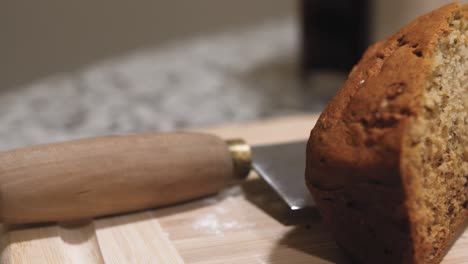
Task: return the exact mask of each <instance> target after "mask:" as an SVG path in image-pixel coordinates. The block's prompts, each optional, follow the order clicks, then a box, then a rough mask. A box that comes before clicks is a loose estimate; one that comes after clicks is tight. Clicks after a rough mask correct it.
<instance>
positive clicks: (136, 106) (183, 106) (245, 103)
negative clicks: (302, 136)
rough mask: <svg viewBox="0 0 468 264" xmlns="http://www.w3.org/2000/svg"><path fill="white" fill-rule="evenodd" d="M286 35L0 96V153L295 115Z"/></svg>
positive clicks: (167, 49) (295, 86) (290, 28)
mask: <svg viewBox="0 0 468 264" xmlns="http://www.w3.org/2000/svg"><path fill="white" fill-rule="evenodd" d="M296 31H297V26H296V24H295V20H294V19H293V18H286V19H282V20H278V21H270V22H268V23H264V24H262V25H257V26H255V27H252V28H248V29H242V30H233V31H232V32H223V33H217V34H212V35H204V36H198V37H197V38H192V39H186V40H181V41H179V42H174V43H168V44H166V45H165V46H164V47H159V48H157V49H149V50H140V51H137V52H134V53H132V54H127V55H125V56H123V57H120V58H115V59H112V60H108V61H105V62H101V63H98V64H95V65H90V66H88V67H86V68H85V69H83V70H82V71H80V72H75V73H67V74H61V75H57V76H52V77H50V78H47V79H44V80H42V81H39V82H36V83H33V84H31V85H29V86H27V87H21V88H20V89H16V90H15V92H9V93H4V94H1V96H0V124H1V125H0V149H2V150H3V149H9V148H13V147H19V146H25V145H29V144H37V143H45V142H53V141H62V140H66V139H74V138H81V137H89V136H97V135H106V134H120V133H134V132H149V131H167V130H171V129H176V128H184V127H190V126H206V125H212V124H219V123H225V122H239V121H246V120H254V119H259V118H265V117H271V116H276V115H284V114H289V113H296V112H300V111H303V109H304V105H305V100H304V98H306V93H305V90H306V89H305V88H303V87H302V86H303V85H301V82H300V81H299V79H298V73H297V69H296V68H297V66H298V64H299V63H298V60H297V53H298V41H297V40H298V37H297V32H296ZM309 99H312V100H313V98H309ZM307 105H308V110H320V109H321V108H322V107H323V101H320V100H317V102H314V103H311V102H310V100H308V103H307ZM311 106H312V107H311Z"/></svg>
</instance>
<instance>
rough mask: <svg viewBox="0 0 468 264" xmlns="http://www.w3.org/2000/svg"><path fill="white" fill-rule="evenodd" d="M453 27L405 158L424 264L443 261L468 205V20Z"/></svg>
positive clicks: (437, 56)
mask: <svg viewBox="0 0 468 264" xmlns="http://www.w3.org/2000/svg"><path fill="white" fill-rule="evenodd" d="M449 25H450V30H449V31H448V32H446V33H444V34H443V35H442V36H441V37H440V39H439V41H438V44H437V46H436V49H435V50H434V54H433V67H432V73H431V74H430V75H429V76H428V79H427V81H426V84H425V87H424V90H423V93H422V98H421V104H422V106H421V110H422V111H421V113H420V114H419V115H417V116H416V117H414V118H412V120H411V122H410V126H409V138H408V140H409V142H407V145H409V147H408V149H407V151H406V155H403V156H402V159H407V160H411V164H409V166H411V167H412V169H411V172H412V173H411V174H410V175H407V182H408V183H409V184H410V186H407V190H408V193H407V195H408V197H410V199H408V201H407V203H408V204H407V206H408V207H409V208H410V210H409V212H410V220H411V222H412V225H411V226H412V229H413V230H412V236H413V240H414V246H415V252H416V253H417V254H419V256H417V259H421V260H424V263H432V262H433V261H434V260H436V259H438V258H440V257H441V254H442V253H443V252H442V251H443V250H444V248H445V247H446V246H445V244H446V243H447V239H448V238H452V237H453V236H454V235H455V234H454V233H455V232H456V230H457V229H458V226H459V225H461V224H462V223H461V222H462V221H464V220H463V219H464V218H466V213H467V206H468V202H467V199H468V179H467V178H468V31H467V30H468V21H467V19H466V17H464V16H463V13H462V12H460V13H459V14H457V15H455V16H454V17H453V18H452V19H451V21H450V22H449ZM420 56H424V54H420Z"/></svg>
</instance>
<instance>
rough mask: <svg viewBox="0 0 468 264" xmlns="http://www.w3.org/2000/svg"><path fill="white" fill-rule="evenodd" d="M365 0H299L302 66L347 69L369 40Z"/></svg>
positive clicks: (355, 60) (332, 69) (354, 62)
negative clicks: (300, 1)
mask: <svg viewBox="0 0 468 264" xmlns="http://www.w3.org/2000/svg"><path fill="white" fill-rule="evenodd" d="M369 4H370V1H369V0H302V3H301V11H300V12H302V14H301V15H302V17H301V19H302V21H301V22H302V70H303V74H304V76H307V74H309V73H311V72H313V71H337V72H348V71H349V70H350V69H351V68H352V67H353V65H354V64H356V63H357V62H358V60H359V58H360V57H361V54H362V53H363V52H364V50H365V48H366V47H367V46H368V44H369V26H368V24H369Z"/></svg>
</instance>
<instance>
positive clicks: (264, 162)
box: [252, 141, 314, 210]
mask: <svg viewBox="0 0 468 264" xmlns="http://www.w3.org/2000/svg"><path fill="white" fill-rule="evenodd" d="M306 145H307V141H297V142H291V143H284V144H274V145H259V146H252V154H253V164H252V167H253V169H254V170H255V171H256V172H257V173H258V174H259V175H260V176H261V177H263V178H264V179H265V181H267V182H268V183H269V184H270V185H271V186H272V187H273V189H274V190H275V191H276V192H277V193H278V194H279V195H280V196H281V198H283V200H284V201H285V202H286V203H287V204H288V205H289V207H290V208H291V209H292V210H297V209H301V208H304V207H308V206H311V205H314V202H313V200H312V196H311V195H310V193H309V191H308V190H307V187H306V186H305V178H304V172H305V153H306Z"/></svg>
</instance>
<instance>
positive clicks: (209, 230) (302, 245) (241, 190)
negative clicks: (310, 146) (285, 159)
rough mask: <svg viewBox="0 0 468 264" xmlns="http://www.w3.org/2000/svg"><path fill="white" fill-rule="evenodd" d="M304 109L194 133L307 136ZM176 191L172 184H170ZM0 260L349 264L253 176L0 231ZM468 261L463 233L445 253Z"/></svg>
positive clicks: (314, 224)
mask: <svg viewBox="0 0 468 264" xmlns="http://www.w3.org/2000/svg"><path fill="white" fill-rule="evenodd" d="M316 118H317V116H311V115H304V116H295V117H289V118H282V119H276V120H270V121H264V122H258V123H251V124H245V125H233V126H225V127H219V128H212V129H202V130H200V131H205V132H210V133H214V134H217V135H220V136H222V137H224V138H233V137H242V138H244V139H246V140H247V141H249V142H250V143H269V142H284V141H289V140H295V139H304V138H307V137H308V134H309V131H310V129H311V128H312V126H313V125H314V122H315V120H316ZM174 191H177V190H174ZM1 236H2V237H1V238H2V239H1V242H2V243H1V246H2V253H1V258H0V261H1V263H176V264H177V263H197V264H202V263H203V264H213V263H225V264H229V263H257V264H264V263H276V264H280V263H288V264H300V263H304V264H305V263H347V261H346V259H345V258H344V256H343V255H342V253H341V251H340V250H339V249H338V248H337V246H336V245H335V243H334V242H333V240H332V238H331V236H330V234H329V233H328V232H327V231H326V230H324V228H323V226H322V224H321V222H320V218H319V216H318V214H317V212H315V211H314V210H313V209H308V210H303V211H297V212H292V211H290V210H289V209H288V207H287V206H286V205H285V204H283V202H282V201H281V200H280V198H279V197H278V196H277V195H276V194H275V193H274V192H273V191H272V190H271V189H270V188H269V186H267V184H266V183H264V182H263V181H262V180H261V179H259V178H258V177H257V176H256V175H253V174H252V175H250V178H249V180H247V181H246V182H245V183H243V184H242V185H240V186H234V187H232V188H230V189H227V190H225V191H223V192H222V193H220V194H218V195H216V196H212V197H206V198H204V199H198V200H194V201H191V202H187V203H184V204H180V205H177V206H171V207H166V208H160V209H154V210H147V211H142V212H136V213H132V214H126V215H121V216H114V217H105V218H101V219H97V220H83V221H79V222H74V223H60V224H57V225H47V226H21V227H5V226H3V227H2V229H1ZM443 263H445V264H456V263H458V264H462V263H468V231H465V233H464V234H463V235H462V237H461V238H460V239H459V240H458V241H457V243H456V244H455V245H454V247H453V248H452V250H451V251H450V252H449V254H448V255H447V256H446V258H445V259H444V261H443Z"/></svg>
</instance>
